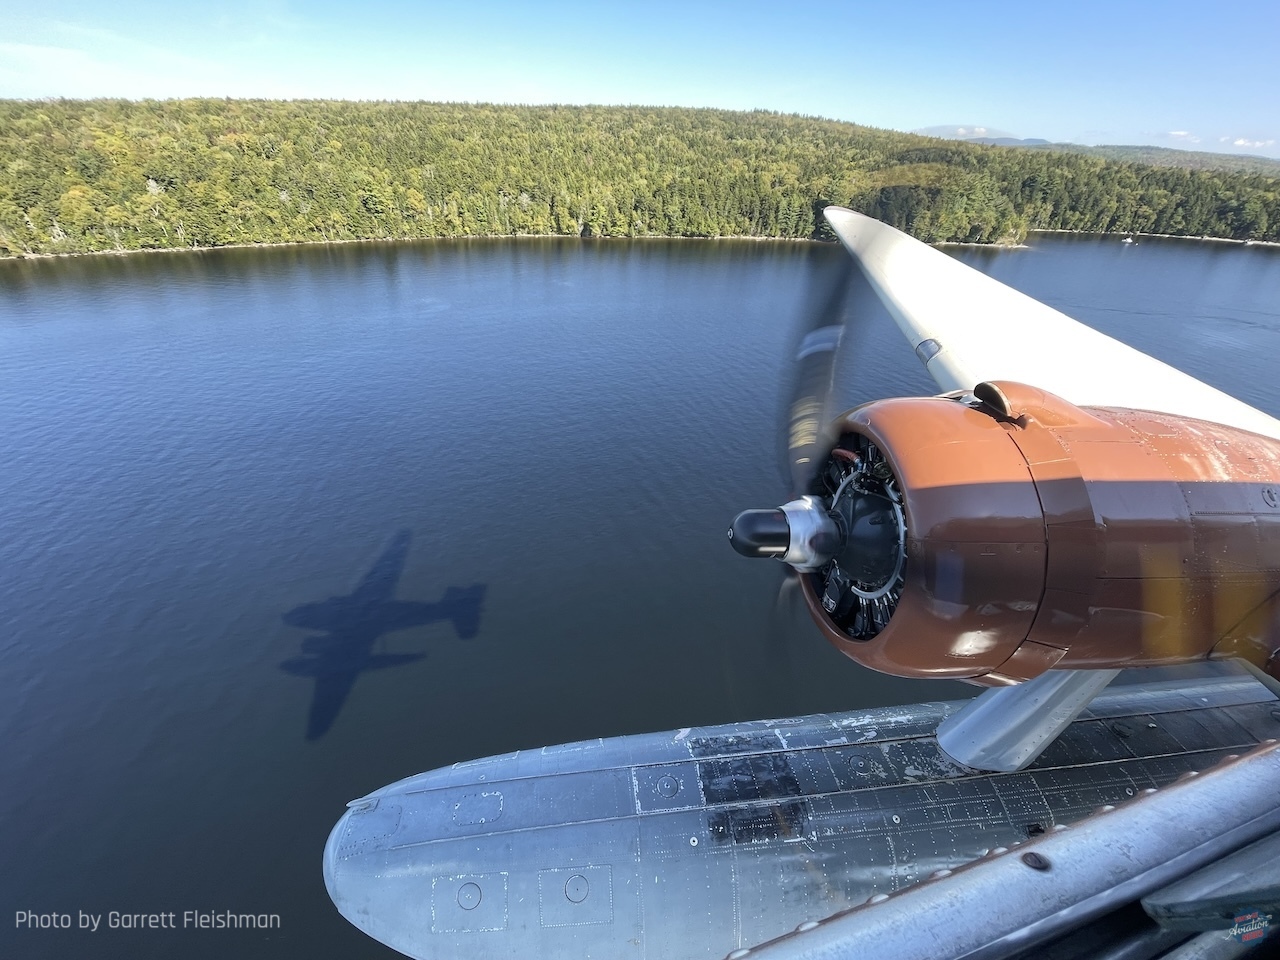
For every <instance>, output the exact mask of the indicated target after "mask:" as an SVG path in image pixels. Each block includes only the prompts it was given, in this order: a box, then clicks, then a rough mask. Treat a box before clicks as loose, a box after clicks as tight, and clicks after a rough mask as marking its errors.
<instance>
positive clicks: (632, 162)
mask: <svg viewBox="0 0 1280 960" xmlns="http://www.w3.org/2000/svg"><path fill="white" fill-rule="evenodd" d="M829 203H840V204H844V205H848V206H852V207H854V208H856V209H859V210H863V211H865V212H867V213H869V214H871V215H873V216H876V217H879V218H880V219H882V220H885V221H886V222H888V223H891V224H893V225H894V226H896V227H899V228H901V229H904V230H907V231H908V232H909V233H911V234H913V235H915V236H917V237H920V238H921V239H923V240H927V241H930V242H973V243H1016V242H1020V241H1021V240H1022V239H1024V238H1025V236H1026V234H1027V232H1028V231H1029V230H1036V229H1052V230H1069V231H1079V232H1098V233H1107V232H1123V233H1152V234H1172V235H1182V236H1206V237H1219V238H1230V239H1238V240H1246V239H1252V240H1269V241H1276V240H1280V180H1277V179H1274V178H1270V177H1266V176H1262V175H1259V174H1246V173H1229V172H1224V171H1211V170H1187V169H1179V168H1176V167H1168V166H1160V167H1154V166H1146V165H1142V164H1136V163H1125V162H1117V161H1113V160H1108V159H1105V158H1101V157H1097V156H1091V155H1088V154H1079V153H1058V152H1053V151H1047V150H1020V149H1017V148H1010V147H998V146H981V145H975V144H966V143H960V142H954V141H943V140H936V139H930V138H926V137H921V136H915V135H911V134H903V133H896V132H893V131H887V130H877V129H872V128H868V127H860V126H857V125H854V124H848V123H840V122H836V121H829V120H821V119H816V118H812V117H800V116H794V115H782V114H775V113H769V112H764V111H756V112H750V113H738V112H730V111H720V110H695V109H686V108H648V107H565V106H552V107H528V106H497V105H484V104H445V103H389V102H350V101H264V100H163V101H138V102H134V101H123V100H91V101H71V100H56V101H0V256H24V255H33V254H57V253H87V252H97V251H130V250H145V249H162V248H184V247H217V246H227V245H251V244H263V243H299V242H301V243H305V242H317V241H318V242H325V241H329V242H332V241H353V240H383V239H411V238H432V237H464V236H522V235H533V236H554V235H559V236H583V237H724V236H739V237H760V238H791V239H802V238H813V237H821V236H823V235H824V232H823V231H824V228H823V226H822V223H821V218H820V216H819V211H820V210H821V208H822V207H823V206H825V205H827V204H829Z"/></svg>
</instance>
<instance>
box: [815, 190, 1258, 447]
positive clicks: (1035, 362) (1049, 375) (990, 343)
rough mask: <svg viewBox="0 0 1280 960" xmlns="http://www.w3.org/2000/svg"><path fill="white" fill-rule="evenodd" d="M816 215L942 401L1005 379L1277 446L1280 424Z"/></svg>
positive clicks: (1055, 316)
mask: <svg viewBox="0 0 1280 960" xmlns="http://www.w3.org/2000/svg"><path fill="white" fill-rule="evenodd" d="M825 214H826V217H827V220H828V221H829V222H830V224H831V226H832V229H834V230H835V232H836V236H838V237H839V238H840V241H841V243H843V244H844V245H845V247H846V248H847V249H848V250H849V252H850V253H851V254H853V257H854V259H855V260H856V261H857V262H858V265H859V266H860V267H861V268H862V272H863V273H864V274H866V276H867V279H868V280H869V281H870V282H871V285H872V286H873V287H875V289H876V292H877V293H878V294H879V295H880V298H881V299H882V300H884V302H885V306H887V307H888V309H889V313H890V314H892V316H893V318H894V320H895V321H896V322H897V324H898V327H899V328H900V329H901V330H902V332H903V334H904V335H905V336H906V338H907V340H908V341H909V342H910V344H911V346H912V348H913V349H915V350H916V355H917V356H918V357H920V359H921V360H922V361H924V363H925V368H926V369H927V370H928V371H929V374H930V376H932V377H933V379H934V381H935V382H937V384H938V386H939V387H941V388H942V390H943V391H944V392H946V391H951V390H966V391H967V390H972V389H973V388H974V386H976V385H977V384H979V383H982V382H983V381H984V380H1013V381H1017V382H1019V383H1026V384H1029V385H1031V386H1035V387H1040V388H1041V389H1043V390H1047V391H1049V392H1050V393H1054V394H1057V395H1058V396H1060V397H1062V398H1063V399H1065V400H1070V401H1071V402H1072V403H1074V404H1076V405H1078V406H1095V407H1127V408H1130V409H1134V410H1156V411H1160V412H1163V413H1172V414H1177V415H1179V416H1184V417H1194V418H1196V419H1199V420H1212V421H1214V422H1216V423H1224V424H1228V425H1230V426H1234V427H1239V428H1241V429H1244V430H1251V431H1253V432H1254V433H1260V434H1263V435H1265V436H1268V437H1276V438H1278V439H1280V420H1276V419H1275V418H1274V417H1271V416H1268V415H1267V414H1265V413H1263V412H1262V411H1261V410H1258V409H1256V408H1255V407H1251V406H1249V405H1248V404H1247V403H1244V402H1242V401H1240V400H1237V399H1236V398H1235V397H1232V396H1230V395H1229V394H1226V393H1223V392H1222V391H1221V390H1217V389H1215V388H1213V387H1211V386H1209V385H1208V384H1207V383H1202V382H1201V381H1199V380H1197V379H1195V377H1192V376H1190V375H1188V374H1186V373H1183V372H1182V371H1181V370H1178V369H1177V368H1175V367H1171V366H1169V365H1168V364H1167V363H1161V362H1160V361H1159V360H1156V359H1155V358H1154V357H1149V356H1147V355H1146V354H1145V353H1143V352H1141V351H1140V350H1135V349H1134V348H1133V347H1130V346H1128V345H1127V344H1124V343H1121V342H1120V341H1119V340H1115V339H1112V338H1111V337H1108V336H1106V335H1105V334H1102V333H1099V332H1098V331H1097V330H1094V329H1093V328H1091V327H1087V326H1085V325H1084V324H1083V323H1080V322H1079V321H1078V320H1072V319H1071V318H1070V317H1068V316H1067V315H1066V314H1064V313H1060V312H1058V311H1057V310H1054V309H1053V308H1052V307H1048V306H1046V305H1045V304H1043V303H1041V302H1040V301H1038V300H1034V299H1032V298H1031V297H1029V296H1027V295H1026V294H1024V293H1019V292H1018V291H1017V290H1014V289H1013V288H1012V287H1007V286H1005V285H1004V284H1003V283H1000V282H999V281H998V280H993V279H992V278H991V277H988V276H986V275H985V274H983V273H979V272H978V271H977V270H974V269H972V268H971V267H967V266H965V265H964V264H962V263H960V262H959V261H958V260H954V259H952V258H951V257H949V256H947V255H946V254H945V253H942V252H941V251H938V250H935V249H933V248H932V247H930V246H928V245H927V244H924V243H921V242H920V241H919V240H915V239H913V238H911V237H909V236H907V235H906V234H905V233H902V232H901V231H900V230H895V229H894V228H893V227H890V226H888V225H887V224H884V223H881V222H880V221H878V220H873V219H871V218H870V217H867V216H863V215H862V214H860V213H854V212H853V211H852V210H846V209H844V208H843V207H828V208H827V209H826V211H825ZM929 341H933V343H929ZM935 351H936V352H935ZM930 354H932V356H930Z"/></svg>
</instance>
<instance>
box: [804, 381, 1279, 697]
mask: <svg viewBox="0 0 1280 960" xmlns="http://www.w3.org/2000/svg"><path fill="white" fill-rule="evenodd" d="M974 393H975V396H976V397H977V400H976V401H970V402H961V401H957V400H954V399H941V398H911V399H890V400H881V401H877V402H875V403H870V404H867V405H865V406H862V407H859V408H857V409H855V410H852V411H850V412H849V413H847V414H845V415H844V416H843V417H842V418H841V419H840V420H839V421H838V427H839V430H840V431H841V432H842V433H857V434H862V435H864V436H866V437H867V438H869V439H870V440H871V441H872V442H874V443H875V445H876V446H877V447H878V448H879V450H880V451H881V452H882V453H883V454H884V457H885V459H886V461H887V462H888V464H889V465H890V466H891V467H892V469H893V473H894V476H895V477H896V478H897V481H898V485H899V487H900V489H901V491H902V497H903V511H904V514H905V518H906V530H907V560H906V572H905V580H906V582H905V586H904V589H903V593H902V598H901V601H900V602H899V604H898V606H897V608H896V610H895V611H894V613H893V616H892V618H891V619H890V620H889V623H888V624H887V626H885V627H884V629H882V630H881V631H880V632H879V633H878V634H877V635H875V636H873V637H872V638H871V639H868V640H854V639H852V638H851V637H850V636H849V635H848V634H846V633H845V632H844V631H843V630H842V629H841V628H840V627H839V626H837V625H836V623H834V622H833V621H831V620H830V619H829V618H828V617H827V615H826V614H825V613H824V612H823V609H822V606H821V603H820V602H819V600H818V598H817V596H816V594H815V590H814V582H813V575H806V576H804V577H803V578H802V581H803V583H804V594H805V598H806V600H807V602H808V603H809V607H810V611H811V612H812V613H813V615H814V617H815V619H817V620H818V622H819V625H820V626H821V627H822V629H823V632H824V634H825V635H826V636H827V638H828V639H829V640H830V641H831V642H832V643H833V644H835V645H836V646H837V647H838V648H839V649H840V650H842V651H843V652H844V653H846V654H848V655H849V656H850V657H852V658H853V659H855V660H857V661H859V662H860V663H863V664H865V665H866V666H869V667H872V668H874V669H876V670H881V671H883V672H886V673H892V674H897V675H899V676H911V677H939V678H941V677H950V678H965V679H971V680H975V681H976V682H979V683H988V684H990V683H997V684H998V683H1010V682H1017V681H1019V680H1024V679H1030V678H1031V677H1033V676H1036V675H1038V674H1039V673H1041V672H1043V671H1044V670H1046V669H1049V668H1052V667H1057V668H1060V669H1065V668H1075V667H1096V668H1102V667H1126V666H1137V665H1143V664H1151V665H1154V664H1171V663H1182V662H1187V661H1191V660H1197V659H1203V658H1205V657H1208V656H1245V657H1247V658H1248V659H1251V660H1253V661H1254V662H1255V663H1258V664H1259V665H1262V664H1264V663H1266V662H1267V661H1268V659H1269V658H1272V657H1273V652H1274V651H1275V650H1276V648H1277V646H1280V640H1278V637H1280V611H1278V606H1277V593H1278V592H1280V441H1277V440H1273V439H1270V438H1267V437H1262V436H1259V435H1257V434H1253V433H1249V432H1247V431H1243V430H1238V429H1234V428H1231V427H1228V426H1224V425H1221V424H1215V423H1209V422H1206V421H1200V420H1192V419H1189V418H1184V417H1176V416H1171V415H1167V414H1161V413H1152V412H1148V411H1134V410H1120V409H1111V408H1092V407H1090V408H1081V407H1076V406H1074V405H1072V404H1070V403H1068V402H1067V401H1065V400H1063V399H1061V398H1060V397H1056V396H1053V395H1052V394H1048V393H1045V392H1044V391H1042V390H1038V389H1036V388H1034V387H1027V386H1024V385H1022V384H1017V383H1009V382H998V383H991V384H982V385H980V386H979V387H978V388H977V389H976V390H975V391H974ZM1272 662H1273V664H1274V663H1275V662H1276V661H1275V659H1272Z"/></svg>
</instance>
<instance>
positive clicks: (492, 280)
mask: <svg viewBox="0 0 1280 960" xmlns="http://www.w3.org/2000/svg"><path fill="white" fill-rule="evenodd" d="M949 252H951V253H953V254H954V255H956V256H959V257H960V258H961V259H963V260H965V261H966V262H968V263H970V264H972V265H974V266H977V267H978V268H980V269H982V270H985V271H988V272H990V273H992V274H993V275H995V276H997V277H998V278H1000V279H1002V280H1004V281H1005V282H1007V283H1010V284H1012V285H1013V286H1016V287H1018V288H1020V289H1022V290H1024V291H1026V292H1027V293H1029V294H1031V295H1032V296H1035V297H1038V298H1040V299H1043V300H1045V301H1046V302H1048V303H1050V304H1052V305H1054V306H1056V307H1059V308H1061V309H1063V310H1064V311H1066V312H1067V313H1069V314H1071V315H1073V316H1075V317H1077V318H1079V319H1081V320H1083V321H1085V322H1087V323H1090V324H1092V325H1095V326H1097V327H1098V328H1100V329H1102V330H1104V331H1105V332H1107V333H1110V334H1112V335H1114V336H1117V337H1119V338H1120V339H1123V340H1125V341H1127V342H1129V343H1132V344H1133V345H1135V346H1137V347H1139V348H1140V349H1143V350H1146V351H1148V352H1150V353H1152V354H1154V355H1155V356H1158V357H1160V358H1161V359H1163V360H1166V361H1168V362H1171V363H1174V364H1176V365H1178V366H1180V367H1182V368H1184V369H1186V370H1188V371H1189V372H1190V373H1192V374H1194V375H1196V376H1198V377H1201V378H1202V379H1204V380H1207V381H1208V382H1210V383H1212V384H1214V385H1215V386H1218V387H1221V388H1223V389H1226V390H1228V391H1230V392H1232V393H1234V394H1236V395H1237V396H1239V397H1241V398H1242V399H1244V400H1246V401H1248V402H1250V403H1253V404H1255V405H1257V406H1259V407H1261V408H1262V409H1264V410H1266V411H1268V412H1269V413H1272V414H1277V415H1280V384H1278V383H1277V378H1276V359H1275V358H1276V357H1277V355H1280V251H1276V250H1272V249H1265V248H1249V249H1245V248H1241V247H1239V246H1234V245H1225V244H1200V243H1192V242H1183V241H1156V240H1149V241H1144V242H1141V243H1139V244H1137V245H1136V246H1134V247H1131V248H1128V247H1124V246H1122V245H1121V244H1119V243H1118V242H1117V241H1115V240H1114V239H1098V238H1080V237H1063V236H1050V235H1038V236H1034V237H1033V239H1032V241H1031V246H1030V249H1024V250H1014V251H991V250H976V249H974V250H963V251H957V250H955V249H954V248H953V249H952V250H951V251H949ZM840 256H843V254H842V252H841V251H840V250H839V249H838V248H835V247H823V248H819V249H817V250H816V251H815V250H814V248H812V247H811V246H810V245H806V244H793V243H753V242H745V241H737V242H735V241H721V242H712V241H707V242H694V241H685V242H667V241H637V242H621V241H612V242H578V241H569V240H527V241H520V242H510V241H466V242H438V243H406V244H396V245H391V244H388V245H378V244H363V245H351V246H335V247H324V248H277V249H262V250H224V251H216V252H204V253H187V254H155V255H148V256H135V257H128V258H110V257H96V258H82V259H75V260H61V261H23V262H3V263H0V760H2V762H0V771H2V779H0V824H2V825H3V835H0V863H2V864H4V870H3V871H0V930H3V933H0V956H5V957H35V958H40V957H69V956H76V957H79V958H97V957H103V958H106V957H116V956H132V957H139V958H153V957H154V958H161V957H165V958H167V957H172V956H181V957H184V958H203V957H210V958H214V957H217V958H221V957H228V956H235V957H244V958H257V957H263V958H275V957H297V958H318V957H354V956H359V957H392V956H395V954H393V953H392V952H391V951H389V950H386V949H384V948H382V947H381V946H379V945H378V944H376V943H374V942H373V941H370V940H368V939H367V938H366V937H364V935H363V934H360V933H359V932H358V931H356V930H355V929H354V928H353V927H351V926H350V925H348V924H347V923H346V922H345V921H344V920H342V919H341V918H340V917H339V916H338V914H337V912H336V911H335V910H334V909H333V907H332V905H331V904H330V902H329V899H328V897H327V895H326V893H325V890H324V885H323V882H322V879H321V872H320V854H321V850H322V848H323V845H324V841H325V837H326V835H327V833H328V830H329V828H330V827H331V826H332V824H333V823H334V821H335V820H336V819H337V818H338V816H339V815H340V814H341V813H342V810H343V805H344V804H345V803H346V801H348V800H350V799H352V798H353V797H357V796H360V795H362V794H364V793H366V792H367V791H369V790H372V789H374V788H376V787H379V786H382V785H384V784H386V783H389V782H391V781H393V780H396V779H399V778H401V777H404V776H408V775H410V774H413V773H417V772H419V771H422V770H426V769H430V768H433V767H438V766H443V765H446V764H450V763H453V762H455V761H458V760H464V759H469V758H473V757H477V756H483V755H487V754H494V753H503V752H508V751H511V750H515V749H519V748H524V747H532V746H538V745H542V744H548V743H556V742H562V741H569V740H576V739H583V738H588V737H597V736H613V735H617V734H623V733H634V732H640V731H647V730H662V729H671V728H675V727H685V726H691V725H697V724H709V723H717V722H726V721H731V720H745V719H756V718H761V717H769V716H786V715H791V714H796V713H812V712H819V711H824V710H840V709H850V708H854V707H858V706H870V705H882V704H890V703H905V702H915V701H919V700H926V699H946V698H950V697H954V696H960V695H968V694H969V693H970V692H971V688H966V687H963V686H960V685H955V684H929V683H923V682H912V681H905V680H901V681H899V680H893V679H889V678H884V677H880V676H876V675H872V674H869V673H867V672H865V671H863V670H862V669H861V668H859V667H857V666H856V665H854V664H853V663H852V662H850V661H847V660H845V659H844V658H842V657H841V656H840V655H838V654H836V653H835V652H834V651H833V650H831V649H830V648H829V647H828V646H827V645H826V644H825V643H824V642H823V641H822V640H821V639H820V638H819V636H818V635H817V633H816V630H815V629H813V628H812V627H811V626H810V625H808V624H807V622H806V621H805V620H803V618H802V617H800V616H796V615H794V613H793V614H791V615H787V614H785V613H782V614H779V613H776V612H775V610H774V597H775V594H776V592H777V588H778V582H779V579H778V568H777V567H776V565H772V564H763V563H752V562H749V561H745V560H742V559H741V558H739V557H738V556H737V555H736V554H734V553H733V551H732V550H730V548H729V546H728V544H727V542H726V541H725V537H724V531H725V528H726V525H727V523H728V521H729V520H730V519H731V518H732V516H733V515H734V513H736V512H737V511H738V510H739V509H741V508H744V507H747V506H767V505H771V504H774V503H777V502H779V499H780V498H781V497H782V496H783V494H784V493H785V489H784V484H783V482H782V479H781V476H782V475H781V471H780V469H779V463H778V457H777V448H778V427H777V422H778V414H779V410H780V407H781V406H782V403H783V398H782V397H781V396H780V382H781V380H782V371H783V367H784V363H783V358H784V356H785V353H786V350H787V347H788V344H789V342H790V340H791V338H792V329H793V324H794V322H795V319H796V314H797V311H798V309H799V308H800V305H801V304H802V303H803V302H804V296H803V292H804V290H805V286H806V280H807V277H808V275H809V272H810V270H811V269H812V266H813V260H814V258H817V259H819V260H821V259H822V258H826V257H840ZM854 307H855V309H857V310H859V311H860V312H861V322H860V325H859V327H858V329H857V331H856V333H855V335H854V336H853V337H852V338H851V340H852V342H851V344H850V347H851V349H850V352H849V359H848V362H847V363H846V364H845V369H844V371H843V372H842V375H841V384H842V387H841V389H842V395H843V399H844V400H845V401H846V402H847V403H849V404H852V403H854V402H861V401H864V400H869V399H874V398H876V397H879V396H886V395H897V394H911V393H931V392H933V387H932V383H931V381H930V380H929V379H928V378H927V376H926V375H925V374H924V372H923V370H922V369H921V368H920V367H919V365H918V364H917V362H916V360H915V358H914V356H913V355H912V353H911V351H910V349H909V348H908V347H907V346H906V344H905V343H904V342H903V341H902V339H901V337H900V335H899V334H898V333H897V331H896V329H895V328H894V327H893V326H892V324H891V322H890V321H889V319H888V317H887V316H886V315H885V314H884V313H883V311H882V310H881V309H880V308H879V307H878V306H877V305H876V304H875V303H874V302H873V299H872V298H871V297H870V295H869V293H867V291H865V290H862V291H861V292H860V293H859V295H858V296H857V297H856V298H855V304H854ZM331 598H338V599H331ZM370 658H371V659H370ZM361 665H364V666H371V667H376V668H375V669H367V670H364V671H363V672H361V673H359V675H358V676H357V677H356V678H355V680H354V683H353V684H347V683H346V682H345V681H344V680H343V677H344V676H348V675H350V674H351V672H352V671H353V670H354V669H355V668H356V667H359V666H361ZM188 910H198V911H201V912H206V913H208V912H216V913H223V912H225V911H228V910H229V911H231V912H232V913H252V914H276V915H278V916H279V917H280V926H279V929H276V930H271V931H269V932H263V931H243V930H240V931H236V930H207V929H206V930H183V929H177V930H169V929H153V930H141V931H130V930H120V929H107V925H108V923H109V914H110V912H111V911H118V912H120V913H124V914H131V913H147V914H158V913H168V912H174V913H175V914H176V923H177V925H178V926H179V927H181V925H182V914H183V912H184V911H188ZM17 911H30V912H32V913H36V914H48V913H58V914H65V915H69V917H70V919H71V923H72V927H73V929H69V930H55V929H45V930H30V929H16V928H15V926H14V920H13V919H11V918H14V917H15V914H16V913H17ZM81 913H84V914H88V915H100V916H101V917H102V920H101V927H100V928H99V929H98V930H97V931H96V932H94V931H92V930H83V931H82V930H80V929H77V927H78V925H79V923H80V914H81Z"/></svg>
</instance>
